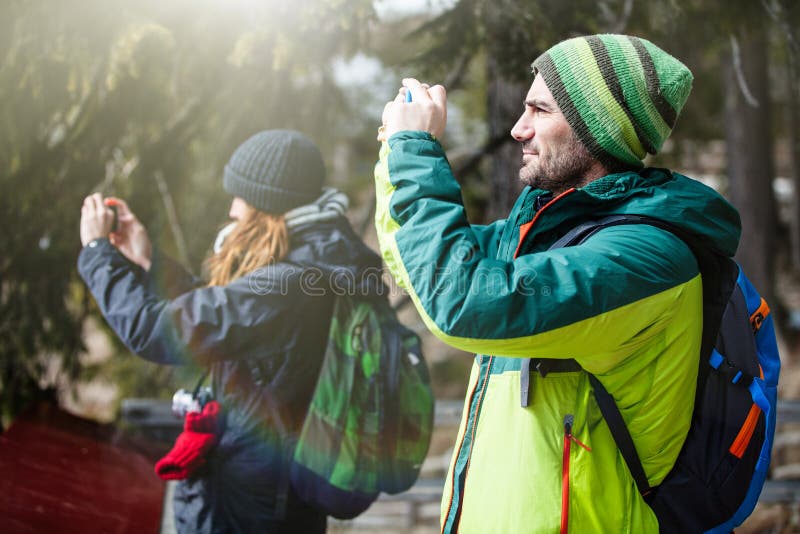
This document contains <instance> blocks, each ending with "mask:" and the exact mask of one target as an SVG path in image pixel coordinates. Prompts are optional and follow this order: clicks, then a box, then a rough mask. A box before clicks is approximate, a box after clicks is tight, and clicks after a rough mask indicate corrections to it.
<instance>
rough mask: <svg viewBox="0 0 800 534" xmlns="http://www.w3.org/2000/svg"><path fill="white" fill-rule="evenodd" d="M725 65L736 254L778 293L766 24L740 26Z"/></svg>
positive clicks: (763, 287) (765, 288)
mask: <svg viewBox="0 0 800 534" xmlns="http://www.w3.org/2000/svg"><path fill="white" fill-rule="evenodd" d="M728 59H729V61H727V66H726V69H725V84H724V87H725V88H726V95H725V125H726V142H727V159H728V177H729V180H730V198H731V201H732V202H733V204H734V205H735V206H736V207H737V208H738V210H739V213H740V215H741V217H742V239H741V241H740V243H739V249H738V251H737V253H736V259H737V261H739V263H740V264H741V265H742V266H743V268H744V270H745V272H746V273H747V276H748V278H749V279H750V280H751V281H752V282H753V284H755V286H756V287H757V288H758V290H759V292H761V294H762V296H764V298H766V299H767V300H768V301H769V302H772V303H774V305H773V309H775V308H776V307H777V306H775V305H777V301H776V300H775V298H774V295H775V293H774V261H773V257H774V250H775V239H774V236H775V230H776V227H777V221H776V214H775V197H774V193H773V189H772V181H773V174H774V173H773V153H772V131H771V128H770V119H769V116H770V112H769V91H768V75H767V42H766V36H765V31H764V28H763V27H760V26H759V25H757V24H753V25H750V26H747V27H746V28H741V29H740V30H739V31H738V32H737V34H736V35H735V36H734V37H732V38H731V54H730V56H729V58H728Z"/></svg>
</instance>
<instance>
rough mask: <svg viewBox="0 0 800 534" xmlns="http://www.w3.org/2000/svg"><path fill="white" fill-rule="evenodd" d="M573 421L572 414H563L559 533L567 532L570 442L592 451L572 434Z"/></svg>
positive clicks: (564, 533)
mask: <svg viewBox="0 0 800 534" xmlns="http://www.w3.org/2000/svg"><path fill="white" fill-rule="evenodd" d="M574 422H575V417H573V416H572V415H565V416H564V457H563V459H562V460H561V534H567V530H568V527H569V459H570V451H571V449H572V442H573V441H574V442H575V443H577V444H578V445H580V446H581V447H583V448H584V449H586V450H587V451H589V452H592V449H590V448H589V447H587V446H586V445H584V444H583V443H581V442H580V441H578V438H576V437H575V436H573V435H572V424H573V423H574Z"/></svg>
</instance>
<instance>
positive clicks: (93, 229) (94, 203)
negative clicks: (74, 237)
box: [81, 193, 114, 247]
mask: <svg viewBox="0 0 800 534" xmlns="http://www.w3.org/2000/svg"><path fill="white" fill-rule="evenodd" d="M113 223H114V212H113V211H111V210H110V209H109V208H108V207H106V205H105V204H103V197H102V196H101V195H100V193H95V194H93V195H89V196H88V197H86V198H85V199H84V200H83V206H81V244H82V245H83V246H84V247H85V246H86V245H87V244H88V243H89V242H90V241H94V240H95V239H98V238H100V237H106V236H108V234H109V233H110V232H111V226H112V224H113Z"/></svg>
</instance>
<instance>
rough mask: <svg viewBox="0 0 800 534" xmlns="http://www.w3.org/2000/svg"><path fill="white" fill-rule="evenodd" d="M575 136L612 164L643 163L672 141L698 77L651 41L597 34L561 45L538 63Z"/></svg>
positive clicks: (535, 65)
mask: <svg viewBox="0 0 800 534" xmlns="http://www.w3.org/2000/svg"><path fill="white" fill-rule="evenodd" d="M532 67H533V72H534V74H541V75H542V78H543V79H544V82H545V84H546V85H547V87H548V89H550V92H551V93H552V94H553V97H554V98H555V100H556V102H557V103H558V105H559V107H560V108H561V112H562V113H563V114H564V117H565V118H566V119H567V122H568V123H569V125H570V126H571V127H572V130H573V131H574V132H575V135H576V136H577V137H578V139H580V141H581V142H582V143H583V144H584V146H586V148H587V149H588V150H589V152H590V153H591V154H592V155H593V156H594V157H596V158H597V159H598V160H599V161H600V162H601V163H603V164H604V165H605V166H606V167H610V168H614V167H618V166H619V164H620V163H623V164H626V165H631V166H635V167H641V166H642V161H641V160H642V159H644V157H645V155H646V154H647V153H650V154H655V153H656V152H658V151H659V150H660V149H661V146H662V145H663V144H664V141H665V140H666V139H667V137H669V134H670V133H671V132H672V128H673V127H674V126H675V121H676V119H677V117H678V114H679V113H680V111H681V109H682V108H683V105H684V104H685V103H686V99H687V98H688V97H689V92H690V91H691V89H692V79H693V76H692V73H691V71H690V70H689V69H688V68H687V67H686V65H684V64H683V63H681V62H680V61H679V60H678V59H676V58H674V57H673V56H671V55H669V54H668V53H666V52H665V51H663V50H662V49H660V48H659V47H657V46H656V45H654V44H653V43H651V42H650V41H647V40H645V39H640V38H638V37H630V36H627V35H592V36H588V37H576V38H573V39H568V40H566V41H562V42H560V43H558V44H557V45H555V46H553V47H552V48H550V49H549V50H548V51H547V52H545V53H544V54H542V55H541V56H539V57H538V58H537V59H536V60H535V61H534V62H533V65H532Z"/></svg>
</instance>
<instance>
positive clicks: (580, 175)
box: [519, 131, 595, 194]
mask: <svg viewBox="0 0 800 534" xmlns="http://www.w3.org/2000/svg"><path fill="white" fill-rule="evenodd" d="M524 146H525V145H523V147H524ZM594 163H595V158H594V157H593V156H592V155H591V154H590V153H589V151H588V150H587V149H586V147H585V146H583V144H582V143H581V142H580V141H579V140H578V138H577V137H576V136H575V134H574V133H573V132H572V131H570V135H569V137H568V138H567V139H566V140H565V141H564V142H563V143H561V144H560V145H559V146H558V149H557V150H556V151H553V150H548V151H547V152H546V153H545V154H542V153H541V152H540V153H539V155H538V157H537V158H536V161H533V162H531V163H529V164H527V165H523V166H522V168H521V169H520V170H519V179H520V181H521V182H522V183H523V184H525V185H529V186H531V187H533V188H535V189H545V190H547V191H552V192H553V193H554V194H559V193H562V192H564V191H566V190H567V189H570V188H572V187H581V186H583V185H586V183H585V182H586V179H587V177H586V174H587V173H588V171H589V170H590V169H591V168H592V166H593V165H594Z"/></svg>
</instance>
